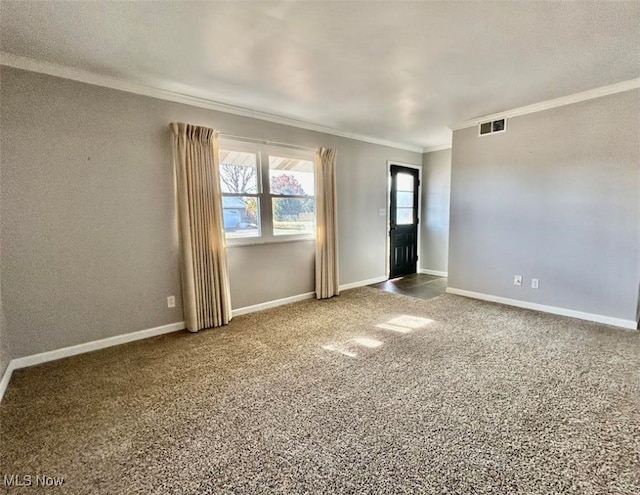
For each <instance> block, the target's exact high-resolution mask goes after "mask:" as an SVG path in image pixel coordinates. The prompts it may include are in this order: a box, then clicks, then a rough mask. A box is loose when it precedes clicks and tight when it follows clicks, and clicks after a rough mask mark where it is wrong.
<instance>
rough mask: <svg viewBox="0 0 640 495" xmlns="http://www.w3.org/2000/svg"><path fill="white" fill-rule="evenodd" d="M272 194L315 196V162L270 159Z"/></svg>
mask: <svg viewBox="0 0 640 495" xmlns="http://www.w3.org/2000/svg"><path fill="white" fill-rule="evenodd" d="M269 183H270V184H269V185H270V190H271V194H283V195H293V196H314V195H315V180H314V173H313V162H312V161H310V160H300V159H297V158H285V157H282V156H270V157H269Z"/></svg>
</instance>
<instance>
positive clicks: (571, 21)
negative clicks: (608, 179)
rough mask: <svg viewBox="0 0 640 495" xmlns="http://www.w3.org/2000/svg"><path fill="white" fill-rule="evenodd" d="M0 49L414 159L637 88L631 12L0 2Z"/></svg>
mask: <svg viewBox="0 0 640 495" xmlns="http://www.w3.org/2000/svg"><path fill="white" fill-rule="evenodd" d="M0 8H1V18H0V28H1V38H0V46H1V48H2V50H3V51H5V52H9V53H12V54H16V55H21V56H25V57H30V58H34V59H38V60H42V61H48V62H52V63H56V64H61V65H64V66H70V67H74V68H79V69H84V70H88V71H92V72H95V73H97V74H101V75H105V76H111V77H115V78H120V79H125V80H128V81H134V82H138V83H142V84H146V85H150V86H155V87H158V88H161V89H167V90H171V91H176V92H179V93H183V94H188V95H192V96H198V97H203V98H206V99H210V100H214V101H216V102H222V103H227V104H231V105H236V106H240V107H244V108H248V109H253V110H259V111H262V112H267V113H270V114H274V115H278V116H284V117H290V118H293V119H297V120H301V121H305V122H309V123H313V124H319V125H324V126H328V127H331V128H333V129H336V130H339V131H343V132H349V133H356V134H360V135H364V136H369V137H373V138H378V139H386V140H392V141H396V142H400V143H406V144H408V145H413V146H419V147H430V146H436V145H440V144H443V143H447V142H449V141H450V136H451V131H450V130H449V127H448V126H450V125H452V124H455V123H457V122H461V121H465V120H469V119H472V118H474V117H478V116H482V115H486V114H491V113H495V112H499V111H502V110H508V109H511V108H515V107H519V106H523V105H528V104H532V103H536V102H539V101H543V100H548V99H552V98H557V97H561V96H565V95H569V94H573V93H577V92H580V91H585V90H588V89H592V88H595V87H599V86H604V85H609V84H613V83H616V82H619V81H624V80H628V79H633V78H637V77H639V76H640V56H639V53H640V2H637V1H632V2H526V1H515V0H514V1H509V2H455V1H448V2H396V1H391V2H208V3H205V2H131V3H120V2H117V3H116V2H111V1H98V2H82V3H80V2H56V1H50V2H25V1H20V2H15V1H8V0H2V2H0Z"/></svg>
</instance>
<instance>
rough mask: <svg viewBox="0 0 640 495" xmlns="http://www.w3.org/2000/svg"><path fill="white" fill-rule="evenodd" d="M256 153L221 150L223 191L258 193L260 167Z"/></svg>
mask: <svg viewBox="0 0 640 495" xmlns="http://www.w3.org/2000/svg"><path fill="white" fill-rule="evenodd" d="M257 163H258V161H257V157H256V154H255V153H245V152H243V151H228V150H220V187H221V188H222V192H223V193H244V194H247V193H249V194H256V193H257V192H258V181H257V178H258V167H257Z"/></svg>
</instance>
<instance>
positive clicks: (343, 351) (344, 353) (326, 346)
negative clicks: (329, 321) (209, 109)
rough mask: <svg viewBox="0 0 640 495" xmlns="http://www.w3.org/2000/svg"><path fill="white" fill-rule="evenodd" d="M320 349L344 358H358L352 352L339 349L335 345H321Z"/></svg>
mask: <svg viewBox="0 0 640 495" xmlns="http://www.w3.org/2000/svg"><path fill="white" fill-rule="evenodd" d="M321 347H322V348H323V349H324V350H326V351H333V352H338V353H340V354H342V355H344V356H348V357H352V358H354V357H358V354H357V353H355V352H352V351H348V350H346V349H341V348H340V347H337V346H335V345H331V344H329V345H323V346H321Z"/></svg>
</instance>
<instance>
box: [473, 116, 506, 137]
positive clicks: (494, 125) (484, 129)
mask: <svg viewBox="0 0 640 495" xmlns="http://www.w3.org/2000/svg"><path fill="white" fill-rule="evenodd" d="M506 130H507V119H498V120H494V121H492V122H483V123H482V124H480V125H479V126H478V136H486V135H488V134H495V133H497V132H505V131H506Z"/></svg>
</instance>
